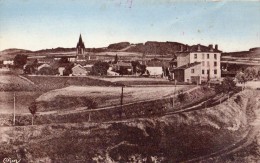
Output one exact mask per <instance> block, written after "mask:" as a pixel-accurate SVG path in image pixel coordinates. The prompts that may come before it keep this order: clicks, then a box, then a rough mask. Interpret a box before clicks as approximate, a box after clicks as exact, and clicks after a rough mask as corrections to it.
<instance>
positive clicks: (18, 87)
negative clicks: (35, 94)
mask: <svg viewBox="0 0 260 163" xmlns="http://www.w3.org/2000/svg"><path fill="white" fill-rule="evenodd" d="M36 89H37V87H36V86H35V85H33V84H31V83H29V82H28V81H26V80H24V79H22V78H20V77H18V76H17V75H12V74H0V91H35V90H36Z"/></svg>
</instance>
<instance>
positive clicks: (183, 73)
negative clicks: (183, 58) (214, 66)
mask: <svg viewBox="0 0 260 163" xmlns="http://www.w3.org/2000/svg"><path fill="white" fill-rule="evenodd" d="M201 69H202V67H201V63H200V62H194V63H189V64H186V65H183V66H180V67H178V68H176V69H174V70H173V72H174V78H175V80H177V81H178V82H187V83H196V84H201Z"/></svg>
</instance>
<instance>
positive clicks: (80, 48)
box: [76, 34, 85, 59]
mask: <svg viewBox="0 0 260 163" xmlns="http://www.w3.org/2000/svg"><path fill="white" fill-rule="evenodd" d="M76 49H77V59H79V57H80V56H83V57H84V53H85V45H84V42H83V40H82V37H81V34H80V35H79V41H78V43H77V47H76Z"/></svg>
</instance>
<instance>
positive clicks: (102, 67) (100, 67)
mask: <svg viewBox="0 0 260 163" xmlns="http://www.w3.org/2000/svg"><path fill="white" fill-rule="evenodd" d="M108 68H109V64H108V63H107V62H101V61H98V62H96V63H95V64H94V65H93V67H92V74H94V75H106V74H107V70H108Z"/></svg>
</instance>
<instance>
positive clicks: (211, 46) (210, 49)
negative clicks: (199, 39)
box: [209, 44, 213, 52]
mask: <svg viewBox="0 0 260 163" xmlns="http://www.w3.org/2000/svg"><path fill="white" fill-rule="evenodd" d="M209 51H211V52H212V51H213V45H212V44H209Z"/></svg>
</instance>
